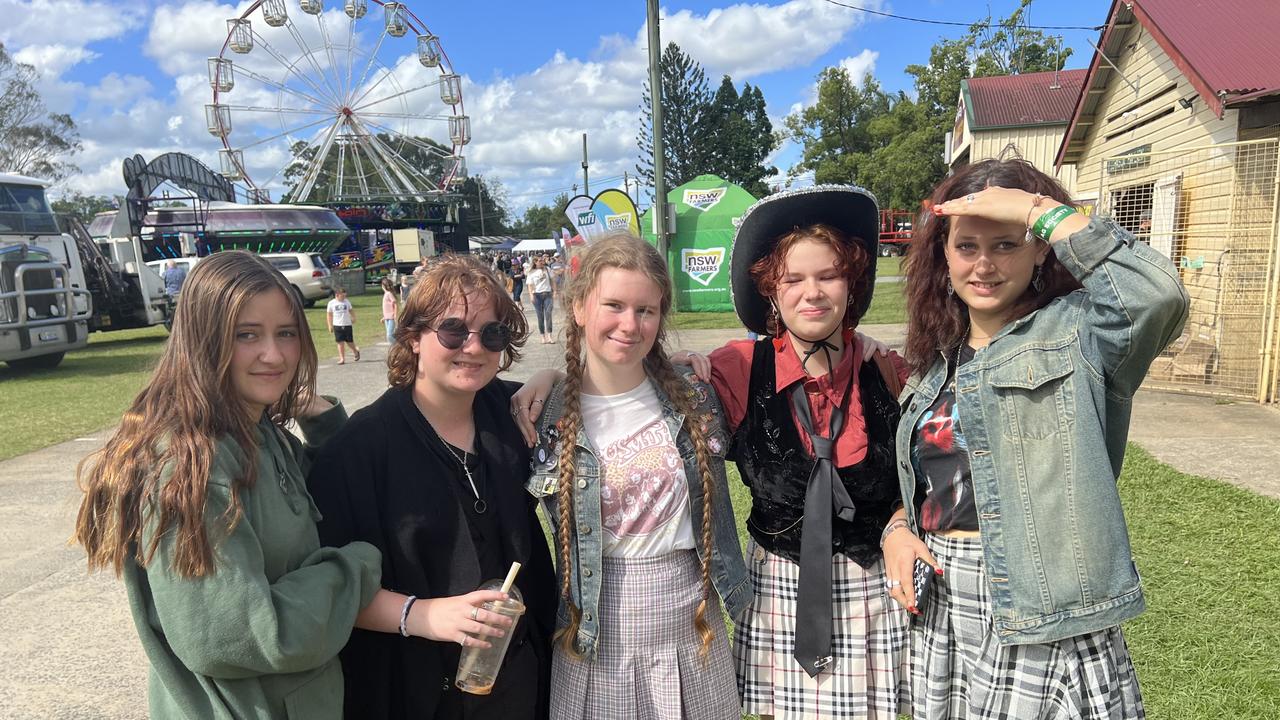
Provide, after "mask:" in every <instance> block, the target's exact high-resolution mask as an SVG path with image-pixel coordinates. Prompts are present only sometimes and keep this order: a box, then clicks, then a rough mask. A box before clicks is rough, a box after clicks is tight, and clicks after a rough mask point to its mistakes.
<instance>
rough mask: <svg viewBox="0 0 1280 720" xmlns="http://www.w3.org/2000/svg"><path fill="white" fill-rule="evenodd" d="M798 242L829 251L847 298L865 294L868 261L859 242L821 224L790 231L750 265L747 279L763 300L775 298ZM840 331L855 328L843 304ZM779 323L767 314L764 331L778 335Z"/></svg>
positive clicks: (853, 319) (855, 321) (856, 321)
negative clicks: (847, 290)
mask: <svg viewBox="0 0 1280 720" xmlns="http://www.w3.org/2000/svg"><path fill="white" fill-rule="evenodd" d="M802 242H815V243H818V244H819V245H825V246H827V247H829V248H831V251H832V252H833V253H835V256H836V262H835V266H836V270H838V271H839V272H840V274H841V275H842V276H843V277H844V279H845V280H846V281H848V283H849V297H850V298H860V297H862V296H863V294H864V293H866V292H867V277H866V273H867V263H868V262H870V261H871V258H870V257H869V256H868V255H867V251H866V250H865V249H864V248H863V246H862V245H863V243H862V240H861V239H860V238H856V237H849V236H848V235H846V234H845V233H844V232H842V231H840V230H839V229H837V228H834V227H832V226H830V225H827V224H824V223H816V224H813V225H806V226H805V227H797V228H792V229H791V231H789V232H787V233H784V234H783V235H782V237H780V238H778V243H777V244H776V245H774V248H773V252H771V253H769V254H768V255H766V256H764V257H762V258H760V259H759V260H757V261H755V263H753V264H752V265H751V279H752V280H753V281H754V282H755V284H756V291H757V292H759V293H760V294H761V295H763V296H764V297H767V298H772V297H776V296H777V294H778V283H779V282H781V281H782V276H783V274H785V273H786V271H787V255H788V254H790V253H791V249H792V248H794V247H795V246H796V245H799V244H800V243H802ZM845 307H846V310H845V315H844V320H843V321H842V323H843V325H844V327H846V328H848V329H850V330H852V329H853V328H855V327H857V325H858V318H854V317H850V315H849V312H848V309H847V308H848V305H847V304H846V306H845ZM780 324H781V319H780V318H778V317H776V314H775V313H770V314H769V320H768V330H769V334H770V335H775V336H776V335H780V334H781V332H782V330H783V329H784V328H782V327H780Z"/></svg>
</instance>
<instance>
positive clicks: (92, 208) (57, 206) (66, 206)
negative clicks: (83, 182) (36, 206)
mask: <svg viewBox="0 0 1280 720" xmlns="http://www.w3.org/2000/svg"><path fill="white" fill-rule="evenodd" d="M49 206H50V207H52V208H53V211H54V212H55V213H58V214H59V215H71V216H73V217H75V218H77V219H78V220H79V221H80V222H82V223H84V224H85V225H88V224H89V223H90V222H92V221H93V216H94V215H97V214H98V213H100V212H106V211H107V210H115V209H117V208H118V207H119V206H118V204H117V203H116V201H115V200H114V199H113V198H110V197H108V196H106V195H85V194H83V193H80V192H78V191H77V192H69V193H67V194H66V195H63V196H62V197H60V198H58V199H57V200H54V201H53V202H51V203H49Z"/></svg>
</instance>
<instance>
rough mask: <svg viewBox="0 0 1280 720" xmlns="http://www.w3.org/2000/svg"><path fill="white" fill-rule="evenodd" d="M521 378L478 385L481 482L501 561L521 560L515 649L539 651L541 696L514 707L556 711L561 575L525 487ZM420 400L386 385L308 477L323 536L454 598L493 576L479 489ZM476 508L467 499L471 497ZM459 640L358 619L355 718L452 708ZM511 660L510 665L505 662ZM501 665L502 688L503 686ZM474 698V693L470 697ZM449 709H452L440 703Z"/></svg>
mask: <svg viewBox="0 0 1280 720" xmlns="http://www.w3.org/2000/svg"><path fill="white" fill-rule="evenodd" d="M512 391H513V386H511V385H509V384H507V383H504V382H502V381H499V380H494V381H493V382H491V383H489V385H487V386H485V387H484V388H483V389H482V390H481V391H480V392H479V393H477V394H476V399H475V406H474V414H475V421H476V441H477V444H478V446H479V450H480V456H481V459H482V461H483V463H484V472H485V486H484V487H483V489H482V490H481V492H482V494H483V495H484V497H485V498H486V501H487V502H488V504H489V508H488V510H487V511H486V512H487V513H496V519H497V527H498V528H499V532H500V535H501V540H500V543H498V544H499V545H500V548H491V549H490V551H491V553H495V554H500V556H501V561H502V563H503V566H502V567H503V568H504V569H505V567H506V566H507V565H509V564H510V562H511V561H518V562H520V563H521V564H522V565H523V569H522V570H521V571H520V575H519V576H518V579H517V582H516V585H517V586H518V587H519V589H520V592H521V594H522V595H523V597H524V601H525V605H526V606H527V607H528V610H527V611H526V614H525V617H524V619H523V620H522V621H521V627H520V628H518V629H517V634H516V635H515V636H514V637H513V643H512V647H511V649H510V650H509V651H508V658H510V657H512V656H513V655H514V654H515V652H516V650H517V647H519V646H520V644H521V643H529V644H531V646H532V649H533V650H534V652H535V653H536V655H537V658H538V662H537V663H536V665H537V667H538V672H537V675H538V677H537V678H536V679H532V678H526V679H525V681H526V682H529V683H532V682H536V683H537V687H538V693H537V694H538V698H539V701H538V703H537V705H536V707H533V708H528V707H526V708H521V709H520V710H519V711H516V712H514V714H513V715H512V716H513V717H528V718H535V717H536V718H542V717H546V713H547V710H546V708H547V700H548V695H547V689H548V687H549V679H550V668H551V662H550V658H551V652H550V637H551V633H552V631H553V629H554V627H555V624H554V623H555V605H556V590H555V575H554V571H553V569H552V565H551V556H550V553H549V552H548V550H547V544H546V539H545V536H544V535H543V533H542V528H541V525H540V524H539V522H538V519H537V516H536V515H535V514H534V501H533V499H532V498H531V497H530V496H529V495H528V494H527V493H526V492H524V481H525V479H526V478H525V476H526V474H527V472H528V467H529V450H528V448H527V447H526V446H525V444H524V441H523V439H522V437H521V435H520V432H519V430H518V429H517V428H516V426H515V424H514V423H513V422H512V420H511V416H510V413H509V411H508V403H509V400H510V396H511V393H512ZM439 443H440V441H439V440H438V438H436V437H434V435H433V433H432V430H431V428H430V426H429V425H427V423H426V421H425V420H424V419H423V418H422V416H421V414H420V413H419V412H418V410H417V408H416V407H415V406H414V404H413V398H412V390H411V389H403V390H398V389H395V388H392V389H389V390H387V392H386V393H384V394H383V395H382V397H380V398H379V399H378V400H376V401H374V403H373V404H372V405H370V406H369V407H367V408H364V409H363V410H360V411H359V412H357V413H356V414H355V415H354V416H353V417H352V418H351V419H350V420H349V421H348V422H347V424H346V426H345V427H344V428H343V430H342V431H341V432H340V433H339V434H338V435H336V436H335V437H334V438H333V439H331V440H330V441H329V442H328V443H327V444H326V445H325V447H324V449H323V450H322V451H321V453H320V455H319V457H318V458H317V459H316V462H315V463H314V464H313V465H312V469H311V473H310V475H309V476H308V486H309V488H310V490H311V493H312V495H313V496H314V498H315V501H316V505H317V506H318V507H319V509H320V512H321V514H322V515H323V518H322V520H321V521H320V523H319V528H320V540H321V542H323V543H324V544H326V545H339V546H340V545H344V544H346V543H348V542H350V541H352V540H364V541H366V542H369V543H372V544H373V545H375V546H377V548H378V549H379V550H381V551H382V586H383V587H384V588H386V589H388V590H393V591H396V592H401V593H404V594H407V595H408V594H411V595H417V596H418V597H424V598H430V597H447V596H451V595H460V594H464V593H467V592H471V591H472V590H475V589H476V588H477V587H479V585H480V584H481V583H482V582H484V581H485V580H489V579H492V578H489V577H482V574H483V572H482V570H481V568H480V563H479V560H478V555H477V551H476V545H475V542H473V540H472V529H471V525H470V523H469V521H468V518H467V515H466V512H465V511H464V509H463V506H462V502H467V503H472V502H473V501H474V498H473V497H472V496H471V495H470V490H466V491H465V492H466V496H465V497H464V496H463V492H464V489H463V488H462V487H461V486H460V485H459V483H458V481H457V480H456V479H454V476H453V473H454V472H455V471H456V470H457V465H456V463H454V464H452V465H449V464H446V463H452V462H453V461H452V460H449V459H447V458H448V456H446V455H445V454H444V452H447V451H445V450H444V449H443V446H441V445H440V444H439ZM468 507H470V505H468ZM459 650H460V648H459V646H458V645H457V644H453V643H442V642H432V641H429V640H424V639H421V638H403V637H400V636H399V635H398V634H394V633H377V632H369V631H364V630H354V631H353V632H352V636H351V640H350V641H349V642H348V644H347V647H346V648H345V649H344V650H343V651H342V666H343V673H344V675H345V677H346V700H345V706H346V717H348V718H366V717H369V718H375V717H376V718H432V717H437V709H438V708H442V707H445V708H447V707H453V706H455V705H456V704H457V702H456V700H450V701H446V697H445V693H458V692H459V691H458V690H457V689H456V688H454V687H453V681H454V673H455V672H456V670H457V664H458V654H459ZM504 669H505V668H504ZM512 679H513V678H509V677H507V676H506V675H503V674H500V675H499V678H498V685H497V686H495V688H494V695H493V696H487V697H491V698H494V699H495V700H496V699H497V697H495V696H499V695H500V694H501V692H502V688H503V685H504V680H506V681H510V680H512ZM467 697H468V699H475V698H476V696H467ZM440 715H443V716H452V715H453V713H452V712H449V711H447V710H441V713H440Z"/></svg>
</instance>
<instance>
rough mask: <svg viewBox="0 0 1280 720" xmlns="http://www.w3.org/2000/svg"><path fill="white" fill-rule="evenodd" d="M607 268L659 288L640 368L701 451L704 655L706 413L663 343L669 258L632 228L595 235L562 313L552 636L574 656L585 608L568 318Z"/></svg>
mask: <svg viewBox="0 0 1280 720" xmlns="http://www.w3.org/2000/svg"><path fill="white" fill-rule="evenodd" d="M607 268H618V269H621V270H630V271H633V272H638V273H641V274H642V275H644V276H645V277H648V278H649V279H650V280H652V281H653V283H654V284H655V285H657V286H658V289H659V291H660V292H661V294H662V302H661V309H662V313H661V317H660V320H659V325H658V334H657V336H656V338H655V339H654V342H653V347H652V348H651V349H650V350H649V354H648V355H646V356H645V358H644V368H645V372H646V373H648V375H649V377H650V378H651V379H652V380H653V382H655V383H656V384H657V386H658V387H659V388H661V390H662V392H663V394H665V395H666V396H667V398H668V399H670V401H671V403H672V404H673V405H675V406H676V409H677V410H678V411H679V412H680V413H681V414H682V415H684V418H685V420H684V427H685V429H686V430H687V431H688V433H689V437H690V438H691V439H692V440H693V446H694V450H695V451H696V454H697V456H698V474H699V475H701V476H702V477H701V479H702V497H703V503H702V518H701V526H702V533H701V538H702V544H701V546H700V547H701V548H702V553H701V556H702V558H701V559H702V601H701V602H700V603H698V608H697V610H696V611H695V612H694V615H693V624H694V627H695V628H697V631H698V636H699V637H700V638H701V639H702V650H701V652H702V655H703V657H706V656H707V654H708V653H709V652H710V650H711V640H712V638H713V637H714V634H713V633H712V631H711V625H710V624H709V622H708V620H707V611H708V608H709V607H710V606H711V602H710V599H711V592H712V587H711V553H712V543H713V539H712V534H711V498H712V487H713V480H712V475H711V450H710V447H709V446H708V444H707V436H706V432H705V429H704V421H705V420H707V418H704V417H703V414H702V413H700V412H699V411H698V409H697V406H698V403H697V398H696V397H695V393H694V391H693V388H692V387H691V386H690V385H689V384H688V383H687V382H685V381H684V380H683V379H682V378H681V377H680V376H679V375H678V374H677V373H676V371H675V368H673V367H672V366H671V361H670V360H668V359H667V350H666V348H665V346H664V343H665V340H666V332H667V320H668V318H669V316H670V312H671V304H672V296H673V291H672V285H671V276H670V275H669V274H668V273H667V264H666V263H665V262H663V260H662V256H661V255H659V254H658V251H657V250H656V249H654V247H653V246H652V245H649V244H648V243H646V242H644V241H642V240H640V239H639V238H636V237H634V236H632V235H630V234H624V233H617V234H611V235H606V236H605V237H603V238H601V239H600V240H597V241H596V242H595V243H593V244H592V245H591V247H590V248H589V249H588V250H587V252H586V254H584V255H583V256H582V265H581V267H580V268H579V270H578V274H577V275H575V276H574V277H573V281H572V282H571V283H570V284H569V288H568V289H567V290H566V291H565V292H566V293H567V294H566V297H565V299H566V302H565V312H566V313H567V315H568V317H567V318H566V319H567V322H566V325H567V327H568V329H567V330H566V331H565V354H564V362H565V370H566V372H567V374H568V377H567V378H566V379H565V386H564V412H563V414H562V415H561V416H560V424H559V431H560V438H561V440H560V486H559V488H558V490H557V491H556V493H557V501H558V502H559V504H560V513H559V515H560V517H559V518H558V519H557V521H556V522H557V523H558V524H559V533H558V540H559V547H558V548H557V552H558V554H559V557H560V562H559V565H560V594H561V596H562V597H563V598H564V601H565V603H566V604H567V605H568V607H569V624H568V625H567V626H565V627H564V628H562V629H560V630H559V631H557V633H556V641H557V642H559V643H560V646H561V647H562V648H563V649H564V650H565V651H566V652H569V653H571V654H573V655H575V656H576V655H578V654H579V653H578V648H577V644H576V642H575V638H576V637H577V635H578V626H579V625H580V624H581V622H582V610H581V609H580V608H578V607H577V606H576V605H574V604H573V595H572V594H571V591H570V588H571V584H570V579H571V578H572V577H573V574H572V573H573V572H574V568H573V554H572V552H571V548H570V545H569V536H570V534H571V532H572V530H573V524H574V523H573V507H574V500H573V493H574V479H575V476H576V474H577V468H576V462H577V457H576V455H577V452H576V451H577V442H576V441H577V437H578V431H579V430H580V429H581V428H582V411H581V403H580V399H581V392H582V376H583V372H584V368H583V357H582V328H581V327H579V326H578V324H577V322H575V321H574V318H573V309H574V307H575V306H578V307H580V306H582V305H583V304H585V303H586V300H587V297H588V296H589V295H591V293H592V291H593V290H595V288H596V283H597V282H598V280H599V279H600V275H601V273H603V272H604V271H605V270H606V269H607Z"/></svg>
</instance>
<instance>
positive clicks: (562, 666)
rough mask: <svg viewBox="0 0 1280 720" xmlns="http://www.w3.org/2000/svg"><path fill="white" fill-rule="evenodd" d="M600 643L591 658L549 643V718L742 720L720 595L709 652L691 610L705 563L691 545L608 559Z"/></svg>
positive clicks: (711, 616)
mask: <svg viewBox="0 0 1280 720" xmlns="http://www.w3.org/2000/svg"><path fill="white" fill-rule="evenodd" d="M603 588H604V589H603V591H602V593H601V595H600V607H599V610H600V639H599V645H598V648H597V654H596V657H595V658H594V659H586V658H583V659H577V658H574V657H572V656H570V655H568V654H567V653H565V652H564V651H563V650H561V649H560V647H559V645H557V646H556V649H555V652H554V656H553V659H552V664H551V718H552V720H584V719H590V720H609V719H611V718H618V719H619V720H621V719H623V718H625V719H626V720H669V719H671V718H687V719H688V720H741V718H742V710H741V704H740V703H739V702H738V689H737V688H736V687H735V686H734V680H733V658H732V657H731V656H730V654H729V641H728V636H727V633H726V631H725V627H724V613H723V612H721V610H720V598H719V596H718V595H716V593H715V592H714V591H712V593H711V599H710V602H709V604H708V607H707V613H706V618H707V623H708V624H709V625H710V626H711V630H712V632H713V633H714V634H715V637H714V638H713V639H712V641H711V648H710V652H709V653H708V654H707V656H706V657H705V658H704V657H703V656H702V654H701V650H702V640H701V639H700V638H699V637H698V631H697V630H696V629H695V628H694V625H693V614H694V611H695V610H696V609H697V607H698V603H699V602H701V601H702V566H701V565H700V563H699V561H698V556H697V554H696V553H694V551H692V550H677V551H675V552H673V553H670V554H668V555H663V556H661V557H656V558H638V559H624V558H605V559H604V578H603Z"/></svg>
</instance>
